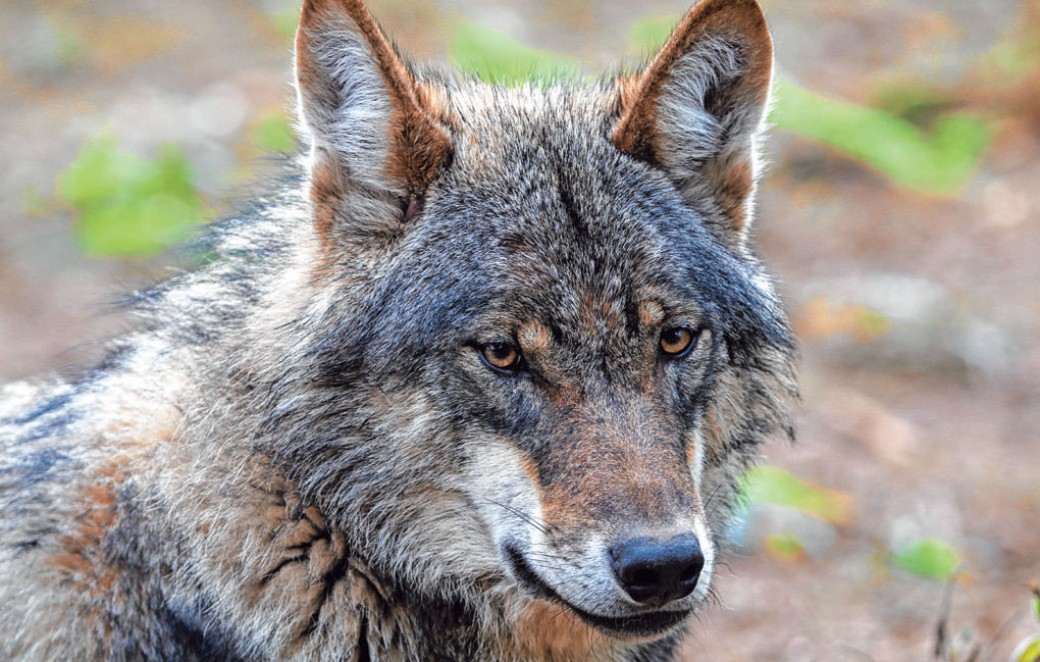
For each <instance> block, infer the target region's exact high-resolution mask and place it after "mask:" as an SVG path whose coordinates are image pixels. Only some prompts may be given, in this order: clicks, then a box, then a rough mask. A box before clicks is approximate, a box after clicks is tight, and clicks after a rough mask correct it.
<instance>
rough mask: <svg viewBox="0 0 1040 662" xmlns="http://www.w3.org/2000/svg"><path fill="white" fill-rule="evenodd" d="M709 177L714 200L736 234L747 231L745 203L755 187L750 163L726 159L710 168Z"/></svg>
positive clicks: (745, 160) (743, 160)
mask: <svg viewBox="0 0 1040 662" xmlns="http://www.w3.org/2000/svg"><path fill="white" fill-rule="evenodd" d="M712 170H713V173H712V175H711V176H710V177H711V181H712V190H713V191H714V192H715V199H716V202H718V204H719V206H720V207H721V208H722V211H723V213H724V214H726V217H727V218H728V219H729V220H730V223H731V225H732V227H733V229H734V230H736V231H737V233H738V234H739V233H742V232H743V231H744V230H745V229H747V220H748V219H747V208H746V206H745V203H746V202H747V199H748V196H749V195H751V191H752V189H753V188H754V185H755V178H754V175H753V174H752V172H751V162H750V161H748V160H747V159H738V160H734V159H728V160H726V161H723V162H721V163H719V164H718V167H716V168H712Z"/></svg>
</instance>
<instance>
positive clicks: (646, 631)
mask: <svg viewBox="0 0 1040 662" xmlns="http://www.w3.org/2000/svg"><path fill="white" fill-rule="evenodd" d="M505 552H506V557H507V558H508V560H509V564H510V565H511V566H512V569H513V574H514V575H515V576H516V578H517V579H519V580H520V582H521V583H522V584H524V585H526V586H527V587H528V588H529V589H531V590H533V591H534V592H535V593H537V594H538V595H539V596H541V597H543V598H546V599H549V600H552V601H554V602H558V603H560V604H561V605H563V606H565V607H567V608H568V609H570V610H571V611H573V612H574V613H575V614H577V615H578V616H579V617H580V618H581V620H583V621H585V622H586V623H588V624H589V625H592V626H593V627H596V628H599V629H600V630H603V631H604V632H606V633H607V634H611V635H614V636H626V637H658V636H661V635H663V634H665V633H667V632H668V631H669V630H672V629H674V628H676V627H677V626H679V624H681V623H682V622H683V621H684V620H686V617H687V616H689V615H690V612H691V611H692V610H691V609H686V610H683V611H658V612H651V613H647V614H633V615H631V616H599V615H597V614H590V613H589V612H587V611H585V610H583V609H581V608H579V607H575V606H574V605H573V604H571V603H570V602H568V601H567V600H564V599H563V598H562V597H560V594H559V593H557V592H556V591H555V590H553V588H552V587H551V586H549V585H548V584H546V583H545V582H544V581H543V580H542V578H541V577H539V576H538V573H536V572H535V571H534V568H532V567H531V565H530V564H529V563H528V562H527V559H525V558H524V555H523V554H522V553H520V550H518V549H516V548H515V547H513V546H512V545H508V544H507V545H505Z"/></svg>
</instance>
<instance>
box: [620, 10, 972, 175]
mask: <svg viewBox="0 0 1040 662" xmlns="http://www.w3.org/2000/svg"><path fill="white" fill-rule="evenodd" d="M675 22H676V19H675V18H660V17H653V18H646V19H642V20H640V21H637V22H636V23H635V25H634V26H633V27H632V29H631V31H630V33H629V41H630V43H631V44H632V49H633V50H634V51H635V52H637V53H640V54H646V53H650V52H653V50H654V49H655V48H657V47H659V46H660V45H661V44H662V43H664V41H665V39H667V37H668V35H669V34H670V32H671V30H672V28H673V27H674V25H675ZM770 121H771V122H772V123H773V124H774V125H775V126H776V127H777V128H778V129H781V130H784V131H790V132H791V133H795V134H798V135H800V136H803V137H805V138H809V139H812V140H815V141H818V142H821V143H823V144H825V145H828V146H830V147H832V148H834V149H836V150H838V151H840V152H842V153H844V154H846V155H847V156H850V157H852V158H853V159H856V160H857V161H860V162H862V163H864V164H866V165H868V166H870V167H871V168H873V169H874V170H877V171H878V172H880V173H882V174H883V175H885V176H886V177H888V178H889V179H890V180H891V181H892V182H893V183H895V184H897V185H899V186H901V187H904V188H907V189H912V190H917V191H922V192H925V193H930V194H934V195H952V194H954V193H957V192H958V191H959V190H960V189H961V187H963V186H964V185H965V183H967V181H968V179H969V178H970V177H971V175H972V173H974V171H975V168H976V167H977V165H978V163H979V159H980V158H981V157H982V154H983V153H984V152H985V150H986V148H987V147H988V146H989V142H990V132H989V129H988V127H987V125H986V123H985V122H983V121H982V120H981V119H979V118H977V117H973V116H970V115H961V114H955V115H942V116H940V117H938V118H936V119H935V121H934V122H933V124H932V125H931V126H930V127H929V129H928V130H922V129H921V128H919V127H917V126H915V125H914V124H913V123H912V122H910V121H909V120H907V119H905V118H903V117H900V116H899V115H896V114H893V113H891V112H887V111H885V110H881V109H878V108H869V107H865V106H857V105H854V104H851V103H847V102H843V101H838V100H835V99H828V98H826V97H824V96H821V95H819V94H817V93H815V92H812V91H810V90H807V89H805V88H803V87H801V86H799V85H796V84H794V83H792V82H791V81H789V80H786V79H784V78H780V77H778V78H777V80H776V84H775V88H774V103H773V112H772V114H771V115H770Z"/></svg>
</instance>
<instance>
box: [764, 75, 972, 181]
mask: <svg viewBox="0 0 1040 662" xmlns="http://www.w3.org/2000/svg"><path fill="white" fill-rule="evenodd" d="M775 91H776V103H775V105H774V107H773V113H772V115H771V116H770V119H771V120H772V122H773V123H774V124H775V125H776V127H777V128H779V129H783V130H787V131H791V132H793V133H797V134H798V135H801V136H804V137H806V138H812V139H814V140H817V141H819V142H822V143H824V144H826V145H829V146H831V147H833V148H835V149H837V150H839V151H841V152H843V153H845V154H847V155H848V156H851V157H852V158H854V159H856V160H858V161H861V162H863V163H865V164H867V165H869V166H870V167H872V168H874V169H875V170H877V171H879V172H881V173H882V174H884V175H885V176H887V177H888V178H889V179H891V180H892V181H893V182H894V183H896V184H898V185H900V186H902V187H904V188H908V189H914V190H918V191H923V192H926V193H933V194H937V195H952V194H954V193H956V192H957V191H958V190H960V188H961V187H962V186H964V184H965V183H966V182H967V181H968V179H969V178H970V177H971V175H972V173H973V172H975V168H976V166H977V165H978V162H979V159H980V158H981V157H982V154H983V153H984V152H985V150H986V147H988V146H989V140H990V138H989V129H988V128H987V126H986V124H985V122H983V121H982V120H980V119H979V118H976V117H972V116H970V115H959V114H958V115H946V116H943V117H940V118H938V119H937V120H936V121H935V123H934V124H933V125H932V127H931V129H930V130H928V131H923V130H921V129H919V128H918V127H916V126H914V125H913V124H912V123H910V122H909V121H907V120H905V119H903V118H901V117H898V116H896V115H893V114H891V113H888V112H885V111H883V110H879V109H876V108H867V107H864V106H856V105H853V104H850V103H845V102H842V101H837V100H835V99H828V98H826V97H823V96H821V95H819V94H816V93H815V92H811V91H809V90H806V89H805V88H802V87H800V86H798V85H795V84H794V83H792V82H790V81H787V80H784V79H782V78H781V79H778V80H777V84H776V90H775Z"/></svg>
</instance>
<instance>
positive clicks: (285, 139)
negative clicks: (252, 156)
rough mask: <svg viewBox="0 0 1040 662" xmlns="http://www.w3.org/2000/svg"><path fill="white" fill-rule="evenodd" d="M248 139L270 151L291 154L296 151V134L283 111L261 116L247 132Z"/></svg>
mask: <svg viewBox="0 0 1040 662" xmlns="http://www.w3.org/2000/svg"><path fill="white" fill-rule="evenodd" d="M249 139H250V140H251V141H252V142H253V144H255V145H256V146H258V147H261V148H263V149H265V150H268V151H271V152H282V153H284V154H291V153H293V152H295V151H296V134H295V133H293V129H292V125H291V124H290V123H289V118H288V117H286V116H285V114H284V113H281V112H278V113H272V114H270V115H268V116H266V117H264V118H262V119H261V120H260V121H259V122H257V123H256V125H255V126H254V127H253V129H252V131H250V133H249Z"/></svg>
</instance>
